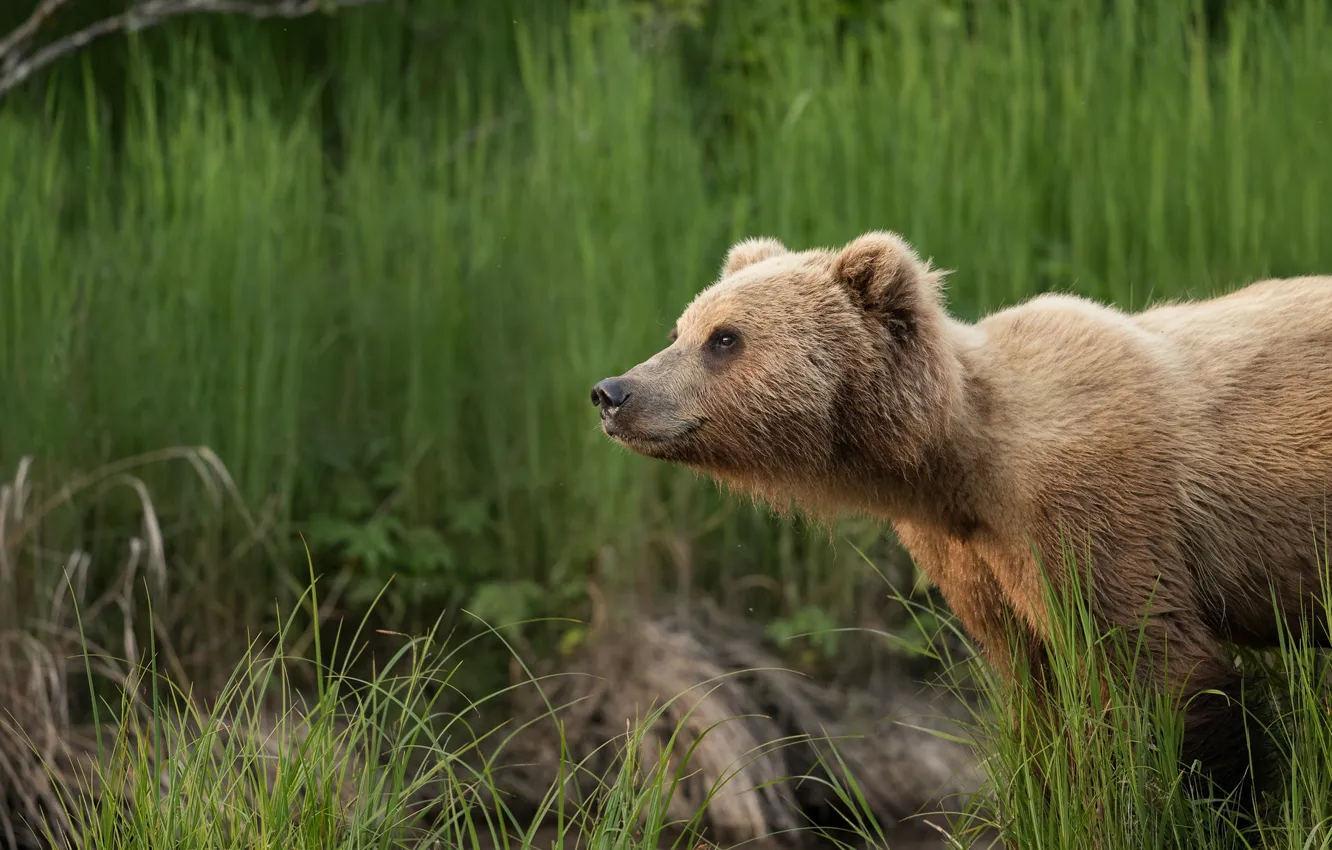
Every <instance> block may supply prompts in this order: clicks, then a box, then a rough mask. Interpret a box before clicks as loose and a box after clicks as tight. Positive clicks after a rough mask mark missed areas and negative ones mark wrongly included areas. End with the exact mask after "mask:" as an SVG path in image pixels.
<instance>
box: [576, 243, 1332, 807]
mask: <svg viewBox="0 0 1332 850" xmlns="http://www.w3.org/2000/svg"><path fill="white" fill-rule="evenodd" d="M942 282H943V276H942V274H941V273H940V272H937V271H934V270H931V268H930V266H929V264H928V263H925V262H922V261H921V260H920V259H919V258H918V256H917V254H916V253H915V252H914V251H913V249H912V248H911V247H910V246H909V245H908V244H907V243H906V242H905V241H903V240H902V239H901V238H900V237H898V236H897V235H895V234H892V233H885V232H872V233H867V234H865V235H863V236H861V237H859V238H857V239H855V240H853V241H852V242H851V243H850V244H848V245H846V246H845V247H844V248H843V249H841V250H811V251H804V252H791V251H788V250H787V249H786V248H785V247H784V246H782V245H781V243H779V242H777V241H775V240H772V239H754V240H747V241H745V242H742V243H740V244H738V245H736V246H735V247H734V248H732V249H731V252H730V254H729V255H728V257H727V258H726V262H725V263H724V265H723V268H722V274H721V278H720V280H718V281H717V282H716V283H715V284H714V285H713V286H711V287H709V288H708V289H707V290H705V291H704V292H702V293H701V294H699V295H698V297H697V298H696V299H695V300H694V301H693V303H691V304H690V305H689V306H688V308H687V309H686V310H685V311H684V314H683V315H682V316H681V317H680V319H679V322H678V324H677V326H676V330H675V332H674V338H673V339H672V341H671V344H670V346H669V347H667V348H666V349H664V350H663V351H661V352H660V353H658V354H657V355H655V356H654V357H652V358H651V359H649V360H647V361H646V362H644V363H642V364H640V365H638V366H636V367H634V368H633V369H632V370H630V371H629V372H628V373H626V374H625V375H623V376H621V377H619V378H616V379H611V380H613V381H617V382H619V383H618V385H617V394H616V395H614V396H601V397H600V398H599V397H598V395H597V391H594V401H598V403H599V404H600V405H601V408H602V410H601V416H602V422H603V428H604V430H605V431H606V433H607V434H608V435H609V436H611V437H612V438H614V439H615V440H617V441H618V442H620V443H621V444H623V445H625V446H627V447H629V448H630V449H632V450H634V451H637V452H640V453H643V454H646V455H649V456H652V457H656V458H660V459H663V460H667V461H672V462H677V463H681V464H685V465H688V466H690V467H693V468H695V469H697V470H700V471H702V472H706V473H708V474H710V475H711V476H713V477H715V478H716V479H718V480H720V481H722V482H725V483H727V484H729V485H731V486H733V487H735V488H737V489H740V490H743V491H746V492H749V493H751V494H753V495H754V496H756V497H758V498H760V499H763V500H765V501H767V502H769V503H771V504H773V505H774V506H775V507H777V508H779V509H785V508H787V507H788V506H791V505H795V506H797V507H799V508H802V509H804V510H805V511H807V512H809V513H811V514H812V515H815V516H818V517H822V518H831V517H833V516H835V515H837V514H839V513H842V512H858V513H864V514H869V515H873V516H877V517H881V518H884V519H886V520H889V521H891V523H892V524H893V526H894V528H895V529H896V531H897V534H898V536H899V538H900V540H901V542H902V543H903V544H904V546H905V547H906V548H907V549H908V551H909V552H910V553H911V555H912V556H913V557H914V558H915V560H916V561H917V562H918V563H919V565H920V566H921V568H922V569H923V570H924V571H925V572H926V573H927V575H928V576H929V577H930V578H931V579H932V580H933V581H934V582H935V583H937V584H938V586H939V588H940V589H941V591H942V592H943V594H944V596H945V598H946V599H947V600H948V602H949V604H950V606H951V607H952V609H953V611H954V612H955V613H956V615H957V616H958V617H959V618H960V620H961V621H962V623H963V624H964V626H965V627H966V628H967V630H968V631H969V633H970V634H971V636H972V637H973V638H974V639H975V640H976V641H977V642H978V643H979V644H980V645H981V647H982V649H983V650H984V651H985V652H986V654H987V656H988V657H989V658H990V659H991V660H992V661H993V662H994V663H995V664H996V665H998V666H1000V667H1001V668H1003V667H1004V666H1005V664H1006V659H1007V658H1009V657H1010V656H1009V653H1010V652H1011V651H1012V650H1013V649H1014V646H1015V644H1014V641H1013V640H1011V639H1010V637H1009V636H1010V635H1013V634H1016V635H1019V636H1021V638H1020V639H1021V640H1022V642H1023V645H1024V646H1025V647H1026V649H1025V653H1026V654H1027V655H1028V656H1029V657H1030V659H1031V661H1032V663H1034V664H1036V665H1038V667H1039V665H1041V664H1043V663H1044V660H1043V658H1044V656H1043V653H1044V652H1045V650H1044V648H1043V646H1042V643H1043V639H1044V637H1045V636H1046V635H1048V630H1047V619H1046V612H1045V608H1044V600H1045V596H1044V587H1043V584H1042V581H1041V577H1040V572H1039V567H1038V564H1039V563H1043V564H1044V566H1045V568H1046V569H1047V570H1048V571H1050V572H1052V573H1053V574H1054V577H1055V578H1056V579H1058V577H1059V576H1058V570H1060V569H1061V567H1060V564H1059V557H1060V555H1059V553H1060V551H1061V544H1063V543H1066V542H1067V541H1069V540H1072V541H1074V545H1076V546H1077V547H1078V548H1079V549H1080V550H1081V551H1083V552H1085V553H1087V555H1089V556H1090V571H1089V577H1090V579H1091V581H1090V584H1091V591H1092V594H1093V596H1092V599H1093V606H1094V611H1095V614H1096V616H1097V617H1098V618H1099V619H1100V620H1101V621H1102V623H1103V624H1104V625H1105V626H1107V627H1112V628H1113V627H1123V628H1125V629H1130V630H1133V629H1136V628H1138V626H1139V625H1140V624H1141V623H1142V622H1143V620H1144V617H1145V618H1146V620H1145V622H1146V633H1145V637H1146V640H1147V644H1148V646H1147V648H1148V650H1149V651H1150V652H1151V656H1150V660H1149V661H1147V662H1145V663H1144V665H1143V668H1142V669H1141V670H1140V672H1141V673H1142V674H1143V675H1145V676H1147V677H1149V678H1150V679H1151V680H1152V681H1154V682H1157V683H1159V684H1166V685H1170V686H1173V687H1175V688H1178V689H1179V691H1177V692H1180V691H1182V693H1183V694H1184V695H1185V696H1186V697H1188V696H1191V695H1197V694H1198V692H1200V691H1202V690H1205V689H1218V690H1221V691H1223V692H1226V693H1231V692H1234V691H1236V689H1237V688H1238V685H1239V681H1240V679H1239V676H1238V674H1237V672H1236V670H1235V669H1234V667H1233V665H1232V663H1231V661H1230V659H1229V657H1228V655H1227V654H1226V652H1225V650H1224V649H1223V641H1227V640H1228V641H1233V642H1236V643H1239V644H1242V645H1247V646H1254V647H1266V646H1271V645H1272V643H1273V642H1274V640H1275V638H1276V623H1277V618H1276V615H1275V612H1274V606H1273V603H1272V596H1271V592H1270V588H1273V587H1274V588H1275V593H1276V596H1277V605H1279V607H1280V609H1281V610H1282V612H1283V613H1284V614H1285V615H1286V617H1287V618H1288V619H1290V620H1291V621H1292V625H1293V626H1294V627H1296V628H1298V627H1299V623H1298V622H1294V621H1297V620H1298V618H1299V617H1300V616H1301V612H1303V613H1304V614H1305V615H1307V614H1308V613H1309V612H1311V611H1312V610H1314V608H1313V602H1314V600H1315V598H1316V597H1317V595H1318V593H1319V591H1320V572H1319V570H1318V560H1319V557H1320V554H1321V553H1322V552H1325V550H1326V544H1325V542H1324V541H1325V540H1326V539H1327V536H1326V533H1325V530H1326V524H1325V517H1326V516H1327V510H1328V498H1327V496H1328V490H1329V487H1332V277H1302V278H1293V279H1287V280H1265V281H1261V282H1258V283H1254V284H1251V285H1249V286H1247V287H1245V288H1243V289H1240V290H1239V291H1236V292H1234V293H1231V294H1229V295H1225V296H1223V297H1219V298H1215V299H1212V300H1207V301H1200V302H1194V303H1175V304H1167V305H1162V306H1157V307H1154V308H1152V309H1148V310H1146V311H1144V312H1141V313H1136V314H1128V313H1125V312H1122V311H1120V310H1117V309H1115V308H1112V307H1109V306H1103V305H1100V304H1096V303H1093V302H1091V301H1088V300H1085V299H1083V298H1079V297H1074V296H1071V295H1058V294H1046V295H1041V296H1038V297H1036V298H1033V299H1031V300H1030V301H1028V302H1026V303H1024V304H1021V305H1019V306H1015V307H1011V308H1008V309H1004V310H1001V311H999V312H996V313H993V314H992V315H990V316H988V317H987V318H985V319H983V320H982V321H980V322H978V323H975V324H968V323H964V322H961V321H958V320H955V319H954V318H952V317H951V316H950V315H949V314H948V313H947V311H946V309H945V307H944V304H943V298H942V291H941V287H942ZM598 386H599V387H601V386H602V385H598ZM620 396H623V398H622V399H621V398H620ZM612 397H613V398H615V399H616V400H619V401H620V403H619V404H618V405H612V404H610V403H608V399H609V398H612ZM1038 556H1040V557H1041V560H1040V561H1039V562H1038V560H1037V557H1038ZM1149 600H1151V608H1150V611H1149V609H1148V603H1149ZM1310 622H1311V625H1312V626H1313V628H1314V630H1315V631H1316V632H1317V634H1318V636H1319V639H1320V641H1321V642H1322V643H1326V642H1327V641H1326V632H1325V630H1324V628H1323V626H1322V623H1323V620H1322V619H1320V618H1315V619H1314V620H1312V621H1310ZM1167 650H1168V656H1167V655H1166V652H1167ZM1038 672H1039V671H1038ZM1241 718H1242V714H1241V711H1240V709H1239V708H1238V707H1237V706H1234V705H1230V704H1228V703H1226V702H1225V701H1223V700H1221V699H1220V698H1218V697H1208V696H1205V695H1204V696H1202V697H1199V699H1198V700H1197V701H1195V704H1194V707H1193V709H1192V713H1191V714H1190V717H1189V722H1188V725H1187V727H1186V739H1185V754H1184V755H1185V758H1186V760H1192V759H1194V758H1198V759H1201V760H1202V762H1203V766H1204V768H1206V769H1207V770H1208V771H1210V773H1211V774H1212V775H1213V777H1214V778H1215V779H1216V780H1217V781H1218V782H1219V783H1221V784H1222V785H1224V786H1229V787H1231V788H1233V789H1235V790H1243V789H1244V787H1245V783H1246V781H1247V780H1246V778H1245V774H1246V769H1247V768H1248V764H1249V762H1248V759H1247V758H1246V757H1245V753H1244V747H1243V744H1244V732H1243V730H1242V729H1240V728H1239V724H1240V723H1241V722H1242V720H1241Z"/></svg>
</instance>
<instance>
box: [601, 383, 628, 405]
mask: <svg viewBox="0 0 1332 850" xmlns="http://www.w3.org/2000/svg"><path fill="white" fill-rule="evenodd" d="M628 400H629V388H628V387H627V386H626V385H625V382H624V381H621V380H620V379H619V378H607V379H606V380H604V381H601V382H600V383H598V384H597V385H596V386H595V387H593V388H592V403H593V404H595V405H596V406H597V407H600V408H601V409H602V410H606V409H607V408H611V407H619V406H621V405H622V404H624V403H625V402H626V401H628Z"/></svg>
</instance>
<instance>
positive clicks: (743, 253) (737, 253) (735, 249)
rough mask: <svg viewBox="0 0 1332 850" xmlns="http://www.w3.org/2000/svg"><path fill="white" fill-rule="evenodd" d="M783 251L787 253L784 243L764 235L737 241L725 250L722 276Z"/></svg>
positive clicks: (778, 254) (779, 254)
mask: <svg viewBox="0 0 1332 850" xmlns="http://www.w3.org/2000/svg"><path fill="white" fill-rule="evenodd" d="M785 253H787V250H786V246H785V245H783V244H782V243H781V242H778V241H777V240H776V239H772V238H769V237H766V236H756V237H752V238H749V239H746V240H744V241H743V242H737V243H736V244H735V245H732V246H731V250H730V251H727V252H726V262H725V263H723V264H722V276H723V277H726V276H728V275H733V274H735V273H736V272H738V271H740V270H741V269H743V268H744V267H745V266H752V265H754V264H755V263H761V262H763V261H764V260H767V259H770V258H772V257H778V256H781V255H782V254H785Z"/></svg>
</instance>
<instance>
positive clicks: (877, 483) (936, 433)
mask: <svg viewBox="0 0 1332 850" xmlns="http://www.w3.org/2000/svg"><path fill="white" fill-rule="evenodd" d="M929 331H930V333H931V336H932V339H931V340H929V344H928V345H925V346H924V347H923V350H922V351H921V352H920V362H919V363H917V364H915V365H916V366H917V367H919V368H920V369H921V370H922V372H921V373H922V374H928V376H929V380H928V381H926V382H923V383H922V384H920V385H917V386H914V387H912V388H911V393H910V395H909V396H902V395H897V396H894V397H887V398H881V399H879V403H878V404H875V405H868V406H866V415H872V416H874V417H875V420H876V421H875V422H864V423H862V424H861V427H863V428H865V429H866V430H865V431H864V432H863V433H868V434H872V435H874V436H875V439H870V440H865V441H863V442H862V443H861V445H862V446H863V448H861V449H860V451H859V452H858V453H859V454H860V455H861V456H860V457H857V458H855V462H854V463H851V464H848V465H844V466H843V467H842V469H843V470H845V472H844V473H842V474H839V475H838V476H836V477H837V478H839V479H840V480H837V481H834V482H832V487H833V489H834V490H836V491H837V492H840V493H842V494H850V495H851V499H852V500H853V501H854V504H850V505H848V504H846V503H845V502H843V506H844V507H847V508H852V509H853V510H855V511H856V512H859V513H869V514H871V515H874V516H877V517H879V518H882V519H887V520H890V521H893V522H906V523H911V524H913V525H916V526H928V527H931V528H934V529H936V530H938V531H941V532H944V533H947V534H949V535H950V536H960V537H969V536H971V535H973V534H975V533H976V532H977V531H980V530H981V529H982V528H983V527H984V526H985V525H986V523H987V517H986V511H985V505H984V504H983V502H984V500H983V499H981V498H980V494H981V493H982V492H985V490H986V487H985V483H984V482H985V481H987V480H988V479H989V478H990V477H991V472H990V470H991V466H992V460H991V454H990V452H988V451H987V449H986V445H987V441H986V440H985V426H984V422H985V420H986V419H987V417H988V413H987V411H988V410H989V409H990V407H991V405H992V403H993V399H992V396H991V393H990V391H989V389H988V387H989V382H988V381H986V380H985V376H984V374H983V368H982V361H981V360H980V359H979V358H976V357H973V356H972V352H974V351H975V350H976V349H978V348H979V347H980V346H981V345H982V344H983V342H984V338H983V337H984V334H983V332H982V331H980V330H979V329H977V328H976V327H975V326H974V325H969V324H967V323H965V322H961V321H958V320H955V319H953V318H951V317H950V316H947V315H946V314H944V313H943V311H942V310H941V311H940V313H939V315H938V316H937V321H936V322H935V323H934V325H933V327H930V328H929ZM899 374H900V372H899ZM883 385H884V386H896V384H894V383H893V382H892V376H891V375H888V376H885V378H884V383H883ZM907 405H914V408H912V409H911V412H910V415H908V416H907V420H908V422H909V425H908V427H909V428H910V429H911V430H910V433H909V434H907V435H904V433H903V430H902V429H901V423H902V420H903V412H902V411H903V409H904V408H905V407H906V406H907ZM890 417H891V418H890ZM885 421H887V422H893V423H894V425H893V427H887V428H885V427H883V423H884V422H885Z"/></svg>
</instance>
